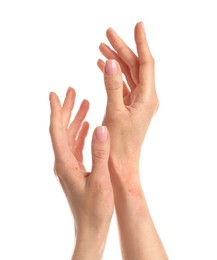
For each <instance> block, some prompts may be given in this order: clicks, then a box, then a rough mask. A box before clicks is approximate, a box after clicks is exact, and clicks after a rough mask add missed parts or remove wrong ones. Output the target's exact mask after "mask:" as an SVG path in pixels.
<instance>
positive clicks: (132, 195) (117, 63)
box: [98, 23, 168, 260]
mask: <svg viewBox="0 0 217 260" xmlns="http://www.w3.org/2000/svg"><path fill="white" fill-rule="evenodd" d="M107 38H108V40H109V42H110V43H111V45H112V47H113V49H111V48H110V47H109V46H107V45H106V44H104V43H102V44H101V45H100V51H101V52H102V54H103V55H104V56H105V57H106V58H107V59H108V60H107V61H106V63H104V62H103V61H102V60H99V61H98V66H99V67H100V69H101V70H102V71H103V72H104V80H105V86H106V91H107V96H108V101H107V108H106V113H105V118H104V122H103V124H104V125H106V126H107V127H108V129H109V132H110V135H111V148H110V158H109V170H110V174H111V181H112V185H113V191H114V201H115V208H116V212H117V219H118V226H119V233H120V240H121V248H122V255H123V259H125V260H132V259H137V260H140V259H141V260H144V259H147V260H164V259H165V260H166V259H168V257H167V255H166V252H165V250H164V247H163V245H162V243H161V240H160V238H159V236H158V233H157V231H156V229H155V226H154V224H153V221H152V218H151V215H150V212H149V209H148V206H147V203H146V200H145V196H144V193H143V190H142V187H141V184H140V179H139V160H140V151H141V146H142V143H143V140H144V137H145V134H146V132H147V130H148V126H149V124H150V122H151V119H152V117H153V115H154V113H155V112H156V110H157V108H158V106H159V102H158V97H157V94H156V89H155V76H154V59H153V57H152V55H151V52H150V50H149V47H148V43H147V40H146V35H145V31H144V26H143V24H142V23H138V24H137V25H136V27H135V42H136V46H137V52H138V56H137V55H136V54H134V53H133V52H132V50H131V49H130V48H129V47H128V46H127V45H126V44H125V43H124V41H123V40H122V39H121V38H120V37H119V36H118V35H117V34H116V32H115V31H114V30H113V29H111V28H110V29H108V31H107ZM122 73H123V74H124V75H125V78H126V81H127V82H124V81H123V79H122Z"/></svg>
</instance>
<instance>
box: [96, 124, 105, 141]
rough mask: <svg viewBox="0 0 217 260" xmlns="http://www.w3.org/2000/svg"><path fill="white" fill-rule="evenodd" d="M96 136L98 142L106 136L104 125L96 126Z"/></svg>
mask: <svg viewBox="0 0 217 260" xmlns="http://www.w3.org/2000/svg"><path fill="white" fill-rule="evenodd" d="M96 138H97V139H98V140H99V141H100V142H105V141H106V140H107V138H108V130H107V127H106V126H98V127H97V128H96Z"/></svg>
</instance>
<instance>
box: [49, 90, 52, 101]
mask: <svg viewBox="0 0 217 260" xmlns="http://www.w3.org/2000/svg"><path fill="white" fill-rule="evenodd" d="M51 95H52V92H50V93H49V100H51Z"/></svg>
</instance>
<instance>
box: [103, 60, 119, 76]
mask: <svg viewBox="0 0 217 260" xmlns="http://www.w3.org/2000/svg"><path fill="white" fill-rule="evenodd" d="M105 72H106V73H107V74H108V75H115V74H117V72H118V65H117V62H116V60H107V61H106V64H105Z"/></svg>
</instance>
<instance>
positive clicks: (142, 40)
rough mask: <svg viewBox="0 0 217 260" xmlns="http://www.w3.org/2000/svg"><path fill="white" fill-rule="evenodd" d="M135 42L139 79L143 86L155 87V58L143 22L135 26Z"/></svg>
mask: <svg viewBox="0 0 217 260" xmlns="http://www.w3.org/2000/svg"><path fill="white" fill-rule="evenodd" d="M135 42H136V46H137V52H138V56H139V64H140V66H139V67H140V70H139V80H140V85H141V86H143V87H146V88H147V87H150V88H153V87H154V86H155V84H154V59H153V57H152V55H151V52H150V49H149V46H148V42H147V39H146V34H145V30H144V25H143V23H142V22H140V23H137V24H136V27H135Z"/></svg>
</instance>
